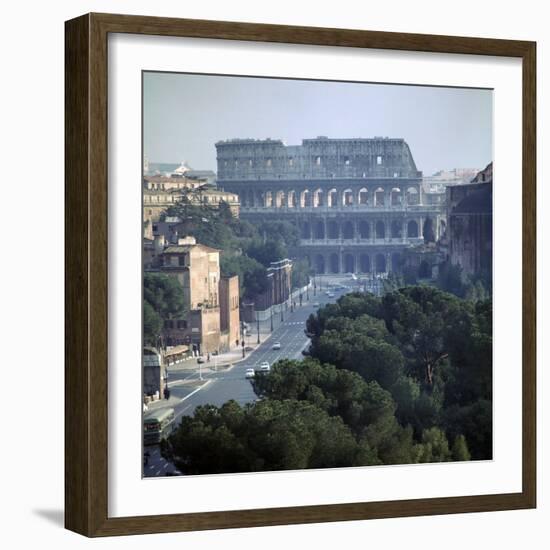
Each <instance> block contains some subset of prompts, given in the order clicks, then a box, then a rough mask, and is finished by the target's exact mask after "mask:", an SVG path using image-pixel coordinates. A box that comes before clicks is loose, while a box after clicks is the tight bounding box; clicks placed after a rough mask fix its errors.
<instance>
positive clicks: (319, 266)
mask: <svg viewBox="0 0 550 550" xmlns="http://www.w3.org/2000/svg"><path fill="white" fill-rule="evenodd" d="M314 265H315V272H316V273H319V274H321V275H322V274H323V273H325V257H324V256H323V255H322V254H317V255H316V256H315V260H314Z"/></svg>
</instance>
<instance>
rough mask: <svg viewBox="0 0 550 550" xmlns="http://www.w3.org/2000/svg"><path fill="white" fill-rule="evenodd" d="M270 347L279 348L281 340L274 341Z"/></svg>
mask: <svg viewBox="0 0 550 550" xmlns="http://www.w3.org/2000/svg"><path fill="white" fill-rule="evenodd" d="M272 349H281V342H274V343H273V348H272Z"/></svg>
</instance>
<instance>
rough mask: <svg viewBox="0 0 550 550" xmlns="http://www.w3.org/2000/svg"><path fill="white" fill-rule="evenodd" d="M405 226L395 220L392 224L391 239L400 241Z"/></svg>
mask: <svg viewBox="0 0 550 550" xmlns="http://www.w3.org/2000/svg"><path fill="white" fill-rule="evenodd" d="M402 232H403V226H402V225H401V222H400V221H397V220H393V221H392V222H391V238H392V239H400V238H401V237H402V236H403V235H402Z"/></svg>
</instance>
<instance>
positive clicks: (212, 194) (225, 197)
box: [143, 176, 240, 231]
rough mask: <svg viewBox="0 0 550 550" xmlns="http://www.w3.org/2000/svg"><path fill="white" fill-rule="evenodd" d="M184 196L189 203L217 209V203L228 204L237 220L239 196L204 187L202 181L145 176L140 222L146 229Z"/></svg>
mask: <svg viewBox="0 0 550 550" xmlns="http://www.w3.org/2000/svg"><path fill="white" fill-rule="evenodd" d="M184 196H186V197H187V198H188V199H189V200H190V201H191V203H192V204H196V205H200V204H203V205H207V206H213V207H215V208H217V207H218V206H219V204H220V202H222V201H223V202H225V203H227V204H228V205H229V208H230V209H231V212H232V214H233V215H234V216H235V217H239V206H240V205H239V197H238V195H236V194H235V193H229V192H228V191H223V190H220V189H216V188H213V187H209V186H207V185H206V183H205V181H203V180H196V179H189V178H184V177H168V176H146V177H145V178H144V180H143V221H144V222H145V224H146V228H145V230H146V231H147V230H148V226H150V225H151V224H152V223H154V222H158V221H159V219H160V216H161V214H162V213H163V212H164V211H165V210H166V209H167V208H169V207H170V206H174V205H175V204H177V203H178V202H180V201H181V199H182V198H183V197H184Z"/></svg>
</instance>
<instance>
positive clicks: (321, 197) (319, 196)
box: [313, 189, 325, 208]
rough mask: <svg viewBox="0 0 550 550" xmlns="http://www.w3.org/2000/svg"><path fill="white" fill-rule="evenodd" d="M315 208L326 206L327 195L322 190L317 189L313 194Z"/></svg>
mask: <svg viewBox="0 0 550 550" xmlns="http://www.w3.org/2000/svg"><path fill="white" fill-rule="evenodd" d="M313 206H314V207H315V208H317V207H319V206H325V193H324V191H323V190H322V189H316V190H315V191H314V192H313Z"/></svg>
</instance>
